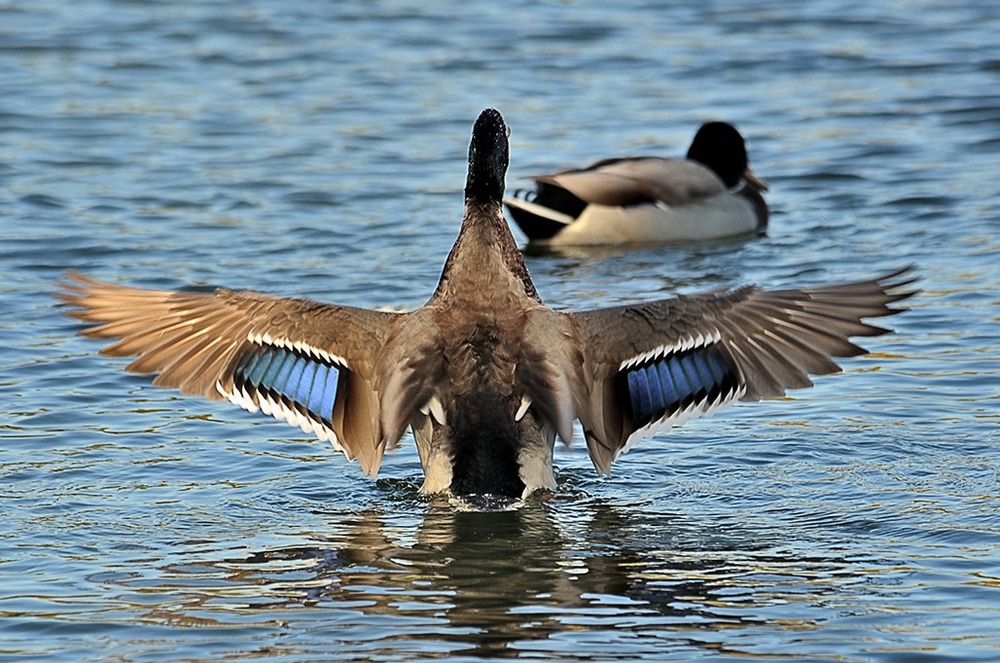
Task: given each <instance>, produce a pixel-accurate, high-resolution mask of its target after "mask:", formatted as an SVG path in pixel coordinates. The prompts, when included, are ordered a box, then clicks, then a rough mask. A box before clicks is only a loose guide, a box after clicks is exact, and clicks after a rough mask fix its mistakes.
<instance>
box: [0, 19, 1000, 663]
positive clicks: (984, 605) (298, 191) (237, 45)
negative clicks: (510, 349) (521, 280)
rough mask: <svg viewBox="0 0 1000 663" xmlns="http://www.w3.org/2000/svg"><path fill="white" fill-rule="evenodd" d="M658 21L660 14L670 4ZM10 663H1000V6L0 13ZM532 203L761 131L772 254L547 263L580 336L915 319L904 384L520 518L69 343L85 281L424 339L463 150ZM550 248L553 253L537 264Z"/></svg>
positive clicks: (662, 463)
mask: <svg viewBox="0 0 1000 663" xmlns="http://www.w3.org/2000/svg"><path fill="white" fill-rule="evenodd" d="M661 5H664V6H661ZM0 14H2V19H0V90H2V91H3V97H2V99H0V233H2V234H0V277H2V281H0V283H2V285H0V438H2V439H0V472H2V483H0V500H2V501H0V506H2V508H0V657H8V656H9V657H10V658H11V659H16V660H75V661H79V660H115V661H167V660H190V661H195V660H208V659H216V660H218V659H247V658H253V659H257V660H268V661H313V660H376V661H377V660H397V659H398V658H401V657H405V658H409V659H423V658H428V659H430V658H435V659H443V660H448V661H470V660H475V659H482V658H515V657H518V658H531V659H539V658H545V659H552V660H616V659H624V660H635V659H637V658H640V657H641V658H644V659H645V660H677V661H687V660H693V659H713V660H727V659H731V660H746V659H747V658H760V659H782V660H785V659H791V660H796V661H938V660H952V661H994V660H997V659H998V658H1000V474H998V469H1000V461H998V458H1000V455H998V454H1000V449H998V446H1000V434H998V433H1000V360H998V355H1000V329H998V327H1000V325H998V323H1000V313H998V311H1000V239H998V235H1000V232H998V231H1000V184H998V179H997V172H998V167H1000V50H998V48H997V35H998V34H1000V11H998V10H997V9H996V7H995V6H994V5H993V4H991V3H983V2H973V1H972V0H968V1H967V2H964V3H963V2H951V3H934V2H921V1H919V0H917V1H914V2H902V1H899V2H881V3H844V2H833V1H832V0H816V1H806V2H791V1H788V2H782V1H778V0H771V1H768V0H765V1H764V2H758V3H752V5H751V4H750V3H724V2H705V1H703V0H699V1H697V2H676V3H648V4H647V3H643V2H641V1H636V0H623V1H621V2H616V3H597V2H582V1H581V2H561V3H547V2H542V3H540V2H527V1H526V2H512V3H485V2H462V3H459V2H449V1H446V2H437V3H424V2H388V1H386V2H368V1H364V2H362V1H344V2H329V3H317V2H298V1H295V0H292V1H290V2H278V1H277V0H273V1H272V0H257V1H255V2H247V3H233V2H208V1H206V2H170V3H167V2H145V1H142V0H134V1H131V2H127V1H122V2H112V1H110V0H91V1H89V2H82V3H66V2H61V1H60V2H55V1H53V0H32V1H30V2H28V1H26V0H8V1H7V2H0ZM485 106H496V107H498V108H500V109H501V110H502V111H503V113H504V115H505V117H506V118H507V120H508V123H509V124H510V125H511V127H512V130H513V133H512V136H511V141H512V162H511V169H510V172H509V174H508V184H509V186H511V187H515V186H519V185H522V184H523V180H522V179H521V178H523V177H524V176H526V175H528V174H531V173H536V172H539V171H543V170H549V169H554V168H557V167H563V166H569V165H578V164H582V163H584V162H587V161H589V160H591V159H595V158H597V157H603V156H611V155H616V154H619V155H620V154H634V153H653V154H666V155H676V154H680V153H682V152H683V151H684V150H685V149H686V146H687V143H688V141H689V140H690V137H691V136H692V135H693V132H694V130H695V128H696V127H697V125H698V124H699V123H700V122H701V121H703V120H705V119H726V120H730V121H732V122H734V123H736V124H737V125H738V126H739V127H740V128H741V130H742V131H743V132H744V134H746V136H747V138H748V142H749V147H750V151H751V156H752V162H753V165H754V168H755V170H756V172H757V173H758V174H759V175H761V176H763V177H764V178H765V179H767V180H768V182H769V184H770V185H771V191H770V193H769V201H770V203H771V205H772V210H773V217H772V224H771V228H770V231H769V233H768V235H767V236H766V237H763V238H760V239H756V240H752V241H748V242H741V243H727V244H721V245H713V246H702V247H691V246H687V247H660V248H649V249H643V250H637V251H590V252H580V253H575V252H567V253H562V254H558V255H534V254H532V255H529V257H528V265H529V268H530V269H531V271H532V273H533V275H534V277H535V280H536V284H537V285H538V288H539V291H540V292H541V293H542V296H543V297H544V298H545V299H546V300H547V301H548V302H549V303H550V304H551V305H553V306H556V307H558V308H583V307H590V306H600V305H607V304H613V303H620V302H625V301H632V300H637V299H643V298H651V297H662V296H666V295H667V294H669V293H672V292H677V291H681V292H684V291H692V290H697V289H703V288H712V287H718V286H722V285H725V284H731V283H745V282H759V283H762V284H765V285H768V286H775V287H778V286H787V285H790V284H807V283H820V282H829V281H835V280H842V279H847V278H854V277H862V276H868V275H871V274H873V273H875V272H879V271H883V270H888V269H890V268H893V267H897V266H901V265H903V264H907V263H911V262H912V263H916V264H917V265H918V267H919V271H920V275H921V279H922V280H921V284H920V285H921V287H922V289H923V292H922V294H921V295H920V296H919V298H917V299H915V300H914V301H913V304H912V306H913V308H912V310H911V311H910V312H908V313H907V314H906V315H903V316H900V317H898V318H895V319H893V320H892V325H893V326H894V327H895V330H896V333H895V334H894V335H891V336H886V337H881V338H877V339H871V340H870V341H869V342H868V343H867V345H868V347H869V348H870V349H872V350H873V351H874V352H873V354H871V355H869V356H867V357H863V358H858V359H853V360H848V361H846V362H845V364H844V367H845V371H844V373H843V374H840V375H836V376H830V377H826V378H821V379H819V380H818V383H817V386H816V387H815V388H814V389H811V390H807V391H799V392H794V393H793V394H791V396H790V397H789V398H787V399H784V400H780V401H771V402H765V403H757V404H741V405H739V406H736V407H734V408H732V409H730V410H727V411H725V412H723V413H719V414H717V415H716V416H715V417H713V418H710V419H706V420H700V421H696V422H691V423H689V424H688V425H687V426H685V427H684V428H683V429H679V430H677V431H674V432H673V433H671V434H669V435H660V436H658V437H656V438H654V439H652V440H648V441H646V442H644V443H642V444H640V445H638V446H637V447H636V448H635V449H633V450H632V451H631V452H630V453H629V454H627V455H625V456H623V457H622V458H621V460H620V461H619V462H618V463H617V464H616V465H615V473H614V476H613V477H612V478H610V479H601V478H599V477H597V476H596V474H595V473H594V471H593V469H592V467H591V466H590V462H589V460H588V459H587V457H586V452H585V451H584V448H583V445H582V444H580V440H577V444H575V445H574V447H573V448H572V449H570V450H563V449H561V450H559V452H558V454H557V463H558V466H559V484H560V493H559V495H558V496H557V497H556V498H555V499H553V500H551V501H548V502H541V503H530V504H525V505H523V506H521V507H520V508H518V509H516V510H512V511H489V510H482V509H479V510H475V509H468V508H462V506H461V505H458V504H455V503H450V502H448V501H447V500H443V499H428V498H425V497H422V496H420V495H419V494H418V493H417V487H418V486H419V481H420V468H419V464H418V462H417V459H416V453H415V452H414V450H413V446H412V443H411V442H410V440H409V439H408V438H406V439H404V443H403V445H402V446H401V448H400V449H399V450H398V451H397V452H396V453H394V454H392V455H390V456H389V457H388V458H387V460H386V462H385V463H384V465H383V467H382V471H381V473H380V475H379V478H378V479H377V480H375V481H372V480H370V479H367V478H364V477H363V476H361V473H360V470H359V469H358V467H357V465H355V464H349V463H347V462H346V461H345V460H344V458H343V457H342V456H341V455H340V454H338V453H336V452H334V451H333V450H332V449H331V448H330V447H329V445H327V444H325V443H320V442H316V441H313V440H310V439H307V438H306V437H304V436H303V434H301V433H300V432H298V431H297V430H295V429H291V428H288V427H286V426H284V425H282V424H280V423H276V422H274V421H272V420H270V419H267V418H262V417H254V416H252V415H249V414H246V413H243V412H242V411H239V410H234V409H232V408H231V407H227V406H226V405H224V404H217V403H206V402H202V401H200V400H197V399H192V398H187V397H182V396H179V395H178V394H176V393H173V392H170V391H161V390H158V389H155V388H153V387H151V386H150V385H149V379H148V378H144V377H137V376H132V375H127V374H125V373H123V372H122V370H121V369H122V367H123V365H124V363H125V362H123V361H121V360H116V359H108V358H104V357H101V356H99V355H98V354H97V351H98V349H99V347H100V345H99V344H97V343H94V342H92V341H88V340H85V339H82V338H79V337H76V336H74V334H75V332H76V331H78V329H79V326H78V325H77V324H75V323H74V322H73V321H71V320H69V319H67V318H65V317H63V316H62V308H61V307H60V306H58V305H57V304H56V303H55V301H54V300H53V299H52V296H51V295H52V292H53V290H54V282H55V281H56V280H57V279H58V278H59V275H60V273H61V272H62V271H63V270H64V269H67V268H73V269H77V270H80V271H83V272H85V273H88V274H91V275H94V276H97V277H101V278H105V279H109V280H115V281H124V282H129V283H134V284H141V285H147V286H153V287H165V288H175V287H183V286H195V287H207V286H210V285H216V284H219V285H222V284H224V285H228V286H231V287H250V288H254V289H257V290H263V291H266V292H272V293H276V294H284V295H296V296H306V297H313V298H319V299H323V300H327V301H334V302H338V303H344V304H352V305H359V306H371V307H375V306H388V307H392V308H400V309H403V308H412V307H414V306H417V305H419V304H421V303H422V302H423V301H424V300H425V299H426V298H427V297H428V296H429V294H430V292H431V291H432V289H433V287H434V285H435V283H436V280H437V277H438V275H439V273H440V268H441V265H442V263H443V260H444V257H445V255H446V253H447V251H448V249H449V248H450V246H451V242H452V241H453V239H454V236H455V233H456V232H457V228H458V221H459V217H460V215H461V203H462V200H461V188H462V185H463V182H464V175H465V173H464V168H465V152H466V149H467V144H468V143H467V142H468V136H469V131H470V129H471V125H472V121H473V120H474V119H475V117H476V115H477V114H478V112H479V111H480V110H481V109H482V108H483V107H485ZM521 239H523V238H521Z"/></svg>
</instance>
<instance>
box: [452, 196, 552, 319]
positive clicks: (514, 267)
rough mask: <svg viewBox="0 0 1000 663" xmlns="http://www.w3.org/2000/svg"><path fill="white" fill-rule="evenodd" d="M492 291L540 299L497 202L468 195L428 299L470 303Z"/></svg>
mask: <svg viewBox="0 0 1000 663" xmlns="http://www.w3.org/2000/svg"><path fill="white" fill-rule="evenodd" d="M496 294H507V295H513V296H514V297H515V298H517V299H522V298H523V299H526V300H532V301H534V302H541V299H540V298H539V296H538V291H537V290H535V285H534V284H533V283H532V282H531V277H530V276H529V275H528V268H527V267H526V266H525V264H524V259H523V258H522V257H521V251H520V250H519V249H518V248H517V243H516V242H515V241H514V236H513V235H511V232H510V228H509V227H508V226H507V222H506V221H505V220H504V218H503V211H502V209H501V205H500V203H499V202H494V201H492V200H488V201H480V200H477V199H475V198H469V199H467V200H466V203H465V217H464V218H463V219H462V230H461V231H460V232H459V234H458V239H457V240H456V241H455V246H453V247H452V249H451V253H450V254H448V260H447V261H446V262H445V264H444V270H443V271H442V273H441V280H440V281H439V282H438V287H437V290H436V291H435V293H434V296H433V298H432V299H441V298H445V299H451V300H456V299H466V298H471V300H472V302H473V303H474V302H475V301H486V300H488V299H489V298H490V296H492V295H496Z"/></svg>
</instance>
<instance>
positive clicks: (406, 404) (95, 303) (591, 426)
mask: <svg viewBox="0 0 1000 663" xmlns="http://www.w3.org/2000/svg"><path fill="white" fill-rule="evenodd" d="M507 161H508V145H507V127H506V126H505V124H504V121H503V118H502V117H501V115H500V113H498V112H497V111H495V110H492V109H487V110H485V111H483V113H482V114H481V115H480V116H479V118H478V120H477V121H476V123H475V127H474V130H473V133H472V141H471V145H470V147H469V169H468V177H467V180H466V185H465V213H464V217H463V219H462V226H461V230H460V232H459V234H458V239H457V240H456V241H455V244H454V246H453V247H452V249H451V253H450V254H449V255H448V258H447V260H446V261H445V264H444V270H443V272H442V274H441V278H440V281H439V283H438V285H437V289H436V290H435V291H434V294H433V295H431V297H430V299H429V300H428V301H427V303H426V304H425V305H424V306H422V307H420V308H418V309H416V310H415V311H412V312H408V313H394V312H386V311H378V310H368V309H364V308H354V307H350V306H337V305H333V304H324V303H319V302H315V301H309V300H305V299H292V298H283V297H275V296H271V295H266V294H260V293H257V292H246V291H242V292H241V291H232V290H225V289H220V290H217V291H216V292H214V293H205V292H182V291H161V290H146V289H139V288H132V287H127V286H122V285H114V284H111V283H105V282H103V281H99V280H96V279H93V278H88V277H85V276H82V275H77V274H72V273H71V274H70V275H69V279H70V281H69V282H67V283H64V284H63V290H62V292H61V294H60V295H59V296H60V297H61V299H62V300H63V301H64V302H66V303H68V304H70V305H72V306H73V307H75V310H74V311H72V312H70V313H69V315H71V316H73V317H75V318H78V319H80V320H83V321H86V322H88V323H98V324H97V326H91V327H89V328H87V329H85V330H83V331H81V333H82V334H84V335H86V336H89V337H94V338H117V339H119V340H117V341H116V342H115V343H112V344H111V345H108V346H107V347H105V348H104V349H103V350H102V352H103V353H104V354H108V355H112V356H128V355H138V357H137V358H136V359H135V360H134V361H133V362H132V363H131V364H129V365H128V366H127V367H126V370H128V371H132V372H136V373H158V374H159V375H158V376H157V377H156V378H155V379H154V380H153V384H154V385H156V386H160V387H173V388H177V389H180V391H181V393H184V394H191V395H195V396H202V397H205V398H208V399H210V400H219V399H228V400H229V401H231V402H232V403H234V404H236V405H238V406H240V407H242V408H245V409H247V410H249V411H251V412H256V411H261V412H263V413H265V414H269V415H272V416H273V417H275V418H277V419H281V420H284V421H287V422H288V423H290V424H293V425H297V426H299V427H301V428H302V430H304V431H306V432H308V433H311V434H313V435H315V436H316V437H319V438H321V439H324V440H329V441H330V442H332V443H333V445H334V447H336V448H337V449H339V450H341V451H343V452H344V454H346V455H347V457H348V458H349V459H357V460H358V461H359V463H360V465H361V469H362V470H363V471H364V472H365V473H366V474H368V475H374V474H375V473H376V472H377V471H378V469H379V464H380V462H381V460H382V457H383V453H384V452H385V450H386V449H387V448H392V447H395V446H396V444H397V443H398V442H399V440H400V439H401V437H402V436H403V434H404V432H405V430H406V428H408V427H409V428H411V429H412V431H413V436H414V438H415V440H416V446H417V451H418V452H419V455H420V461H421V464H422V466H423V471H424V482H423V486H422V490H423V491H424V492H427V493H436V492H446V491H451V493H453V494H494V495H502V496H509V497H527V496H530V495H533V494H535V493H536V492H539V491H542V492H550V491H554V490H555V489H556V481H555V478H554V476H553V469H552V458H553V450H554V446H555V438H556V436H557V435H558V436H559V437H560V438H561V439H562V441H563V442H564V443H565V444H569V442H570V440H571V438H572V436H573V425H574V421H576V420H578V421H579V422H580V423H581V424H582V428H583V434H584V437H585V438H586V443H587V448H588V450H589V452H590V458H591V459H592V461H593V464H594V466H595V467H596V469H597V470H598V471H599V472H602V473H608V472H609V471H610V468H611V463H612V461H614V459H615V457H616V456H618V454H619V453H620V452H622V451H623V450H625V449H627V448H628V447H629V445H631V444H632V443H634V442H636V441H637V440H638V439H640V438H642V437H644V436H647V435H650V434H651V433H653V432H654V431H657V430H661V429H664V428H668V427H670V426H671V425H676V424H679V423H681V422H682V421H684V420H685V419H688V418H690V417H695V416H699V415H704V414H708V413H710V412H713V411H714V410H717V409H719V408H721V407H723V406H726V405H728V404H730V403H733V402H734V401H738V400H743V401H755V400H758V399H761V398H769V397H776V396H781V395H782V394H784V392H785V390H786V389H788V388H794V387H807V386H809V385H810V384H811V382H810V380H809V377H808V374H810V373H813V374H821V373H831V372H834V371H837V370H838V367H837V365H836V364H835V363H834V362H833V361H832V359H831V357H833V356H837V357H846V356H852V355H858V354H861V353H863V352H864V350H862V349H861V348H860V347H858V346H857V345H855V344H853V343H852V342H851V341H850V340H849V339H848V337H849V336H872V335H876V334H882V333H884V332H885V331H887V330H885V329H882V328H879V327H876V326H873V325H871V324H869V323H866V322H863V321H862V319H863V318H871V317H879V316H886V315H892V314H894V313H897V312H898V311H899V310H902V309H899V308H894V307H892V306H891V304H893V303H894V302H898V301H899V300H902V299H905V298H906V297H908V296H910V294H912V293H910V292H908V291H905V290H904V288H905V286H906V285H907V284H909V283H910V282H911V279H910V278H909V277H908V275H907V272H906V270H902V271H897V272H894V273H891V274H887V275H885V276H879V277H876V278H872V279H868V280H864V281H859V282H855V283H849V284H846V285H836V286H827V287H815V288H803V289H786V290H774V291H766V290H761V289H758V288H756V287H752V286H747V287H739V288H735V289H731V290H718V291H713V292H707V293H703V294H696V295H684V296H678V297H675V298H671V299H663V300H659V301H650V302H644V303H639V304H632V305H626V306H614V307H611V308H600V309H596V310H588V311H580V312H573V313H570V312H560V311H554V310H552V309H551V308H548V307H547V306H545V305H544V304H543V303H542V300H541V298H540V297H539V295H538V292H537V291H536V290H535V286H534V284H533V283H532V281H531V277H530V276H529V275H528V270H527V268H526V267H525V263H524V260H523V259H522V257H521V254H520V252H519V251H518V247H517V244H516V243H515V241H514V238H513V236H512V234H511V232H510V229H509V227H508V226H507V224H506V222H505V220H504V217H503V211H502V205H501V201H502V198H503V191H504V175H505V172H506V169H507Z"/></svg>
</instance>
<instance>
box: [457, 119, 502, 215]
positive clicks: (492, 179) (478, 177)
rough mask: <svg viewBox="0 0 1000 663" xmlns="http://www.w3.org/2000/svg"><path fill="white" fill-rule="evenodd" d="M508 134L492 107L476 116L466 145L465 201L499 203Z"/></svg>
mask: <svg viewBox="0 0 1000 663" xmlns="http://www.w3.org/2000/svg"><path fill="white" fill-rule="evenodd" d="M508 133H509V131H508V129H507V125H506V124H504V121H503V116H502V115H500V113H499V112H498V111H496V110H494V109H492V108H487V109H486V110H484V111H483V112H482V113H480V114H479V119H478V120H476V125H475V127H473V129H472V142H471V143H470V144H469V176H468V178H467V179H466V181H465V199H466V200H467V201H476V202H482V203H496V204H500V201H501V200H503V190H504V176H505V175H506V174H507V163H508V160H509V158H510V154H509V148H508V145H507V135H508Z"/></svg>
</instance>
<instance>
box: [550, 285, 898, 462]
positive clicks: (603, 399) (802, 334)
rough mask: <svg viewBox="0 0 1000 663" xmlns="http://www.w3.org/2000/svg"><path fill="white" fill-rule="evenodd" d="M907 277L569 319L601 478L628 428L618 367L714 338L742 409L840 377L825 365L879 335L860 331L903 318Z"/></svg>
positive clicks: (702, 297)
mask: <svg viewBox="0 0 1000 663" xmlns="http://www.w3.org/2000/svg"><path fill="white" fill-rule="evenodd" d="M914 280H915V279H914V278H912V277H911V276H910V270H909V268H906V269H902V270H899V271H897V272H893V273H891V274H886V275H884V276H880V277H877V278H874V279H869V280H866V281H859V282H855V283H847V284H842V285H834V286H825V287H816V288H803V289H790V290H775V291H765V290H760V289H757V288H754V287H744V288H739V289H736V290H727V291H716V292H710V293H702V294H698V295H691V296H682V297H676V298H673V299H666V300H661V301H657V302H649V303H644V304H637V305H634V306H619V307H614V308H607V309H598V310H593V311H583V312H580V313H571V314H569V316H570V318H571V319H572V321H573V323H574V324H575V325H576V329H577V334H578V339H579V344H580V345H581V347H583V348H584V366H583V370H584V373H585V375H586V379H585V380H584V381H583V383H584V384H590V385H592V386H591V388H590V389H591V390H590V391H589V392H587V393H578V394H576V401H577V411H578V415H579V418H580V421H581V423H582V424H583V426H584V430H585V432H586V433H587V443H588V448H589V449H590V453H591V457H592V459H593V460H594V464H595V465H596V466H597V468H598V469H599V470H601V471H607V468H608V467H610V464H611V461H612V460H613V459H614V456H615V455H616V454H617V453H618V452H619V451H620V450H621V449H622V448H623V447H624V446H625V445H626V444H627V443H628V442H629V441H630V436H631V435H632V434H633V433H634V432H635V431H636V428H635V427H634V426H632V425H630V423H629V422H628V421H627V418H626V417H624V416H623V415H622V414H621V412H622V410H623V404H622V403H621V402H620V399H621V395H620V394H618V393H616V392H615V390H614V388H613V385H614V382H615V377H616V376H617V374H618V373H619V371H620V370H621V367H622V364H623V363H625V362H628V361H630V360H633V359H635V358H637V357H641V356H643V354H644V353H649V352H653V351H655V350H656V349H657V348H664V347H666V348H670V347H674V346H677V345H679V344H682V343H683V342H685V341H690V340H692V339H696V338H699V337H701V338H704V337H715V336H716V335H717V336H718V337H719V342H720V343H721V344H722V345H723V346H724V348H725V350H726V353H727V356H728V357H729V358H730V360H731V361H732V362H733V363H734V364H735V366H736V367H737V369H738V372H739V375H740V381H741V383H742V385H743V387H744V389H745V391H744V392H743V394H742V396H741V400H744V401H754V400H759V399H762V398H773V397H778V396H781V395H783V394H784V393H785V390H786V389H794V388H801V387H808V386H811V385H812V381H811V380H810V379H809V375H822V374H826V373H832V372H836V371H838V370H840V368H839V366H837V364H836V363H835V362H834V361H833V359H832V358H833V357H850V356H855V355H858V354H863V353H864V352H865V350H864V349H863V348H861V347H859V346H858V345H855V344H854V343H852V342H851V341H850V340H849V337H851V336H875V335H879V334H883V333H886V331H887V330H886V329H884V328H882V327H878V326H875V325H872V324H869V323H867V322H864V319H865V318H876V317H883V316H888V315H893V314H895V313H898V312H900V311H901V310H904V309H902V308H896V307H893V306H892V304H894V303H896V302H899V301H901V300H904V299H906V298H908V297H910V296H912V295H913V294H915V291H914V290H908V289H907V286H909V285H910V284H912V283H913V281H914Z"/></svg>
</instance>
